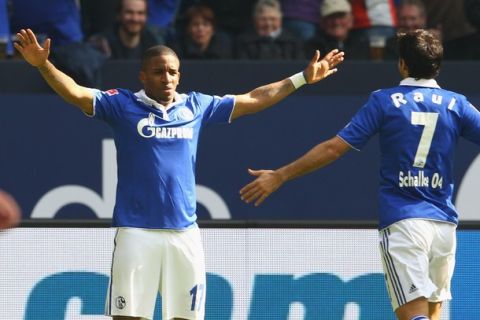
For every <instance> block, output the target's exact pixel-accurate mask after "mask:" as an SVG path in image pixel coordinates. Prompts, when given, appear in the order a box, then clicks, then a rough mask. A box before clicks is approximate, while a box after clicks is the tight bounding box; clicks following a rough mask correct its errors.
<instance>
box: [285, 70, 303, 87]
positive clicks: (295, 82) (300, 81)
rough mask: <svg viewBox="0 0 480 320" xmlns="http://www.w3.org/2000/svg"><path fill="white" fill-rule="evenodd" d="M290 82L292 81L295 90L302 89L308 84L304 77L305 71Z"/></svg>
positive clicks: (297, 74) (294, 76)
mask: <svg viewBox="0 0 480 320" xmlns="http://www.w3.org/2000/svg"><path fill="white" fill-rule="evenodd" d="M289 79H290V81H292V84H293V86H294V87H295V89H298V88H300V87H301V86H303V85H304V84H306V83H307V80H306V79H305V76H304V75H303V71H302V72H299V73H296V74H294V75H293V76H291V77H289Z"/></svg>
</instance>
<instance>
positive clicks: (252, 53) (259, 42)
mask: <svg viewBox="0 0 480 320" xmlns="http://www.w3.org/2000/svg"><path fill="white" fill-rule="evenodd" d="M253 20H254V28H255V30H254V31H253V32H247V33H245V34H243V35H240V36H239V37H238V38H237V42H236V49H235V52H236V54H237V58H239V59H255V60H263V59H283V60H294V59H302V58H303V57H304V55H303V51H302V43H301V42H300V41H299V40H298V39H297V38H295V37H294V36H293V35H291V34H290V33H289V32H288V31H286V30H283V29H282V10H281V7H280V3H279V2H278V1H277V0H259V1H258V2H257V3H256V4H255V8H254V13H253Z"/></svg>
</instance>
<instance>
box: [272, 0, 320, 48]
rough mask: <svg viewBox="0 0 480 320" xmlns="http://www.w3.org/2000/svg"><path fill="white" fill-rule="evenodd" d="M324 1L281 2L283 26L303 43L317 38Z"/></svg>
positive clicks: (287, 0) (291, 0)
mask: <svg viewBox="0 0 480 320" xmlns="http://www.w3.org/2000/svg"><path fill="white" fill-rule="evenodd" d="M321 3H322V0H281V1H280V4H281V6H282V12H283V26H284V27H285V29H287V30H288V31H290V32H291V33H292V34H293V35H294V36H296V37H298V38H300V39H301V40H302V41H308V40H310V39H312V38H313V37H314V36H315V31H316V29H317V23H318V21H319V20H320V4H321Z"/></svg>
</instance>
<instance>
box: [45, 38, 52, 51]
mask: <svg viewBox="0 0 480 320" xmlns="http://www.w3.org/2000/svg"><path fill="white" fill-rule="evenodd" d="M51 43H52V40H50V38H48V39H45V42H43V48H44V49H45V50H47V51H48V52H50V44H51Z"/></svg>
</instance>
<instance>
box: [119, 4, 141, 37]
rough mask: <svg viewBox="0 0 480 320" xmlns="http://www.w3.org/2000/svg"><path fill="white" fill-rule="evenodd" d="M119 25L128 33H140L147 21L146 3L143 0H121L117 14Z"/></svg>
mask: <svg viewBox="0 0 480 320" xmlns="http://www.w3.org/2000/svg"><path fill="white" fill-rule="evenodd" d="M118 20H119V22H120V27H121V28H122V29H123V30H124V31H125V32H126V33H128V34H130V35H135V34H138V33H140V32H141V31H142V30H143V28H144V27H145V24H146V21H147V5H146V2H145V1H143V0H123V2H122V10H121V11H120V14H119V15H118Z"/></svg>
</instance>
